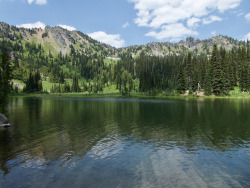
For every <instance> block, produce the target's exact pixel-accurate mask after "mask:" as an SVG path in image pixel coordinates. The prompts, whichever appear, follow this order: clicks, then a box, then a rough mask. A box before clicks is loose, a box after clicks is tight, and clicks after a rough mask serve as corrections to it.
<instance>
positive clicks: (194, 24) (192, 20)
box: [187, 17, 201, 28]
mask: <svg viewBox="0 0 250 188" xmlns="http://www.w3.org/2000/svg"><path fill="white" fill-rule="evenodd" d="M200 21H201V19H199V18H195V17H192V18H190V19H188V21H187V26H188V27H191V28H195V27H198V26H199V24H198V23H199V22H200Z"/></svg>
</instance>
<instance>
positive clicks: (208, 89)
mask: <svg viewBox="0 0 250 188" xmlns="http://www.w3.org/2000/svg"><path fill="white" fill-rule="evenodd" d="M212 75H213V70H212V68H211V65H210V66H209V67H208V69H207V71H206V73H205V79H204V84H203V85H204V86H203V88H204V93H205V95H211V93H212Z"/></svg>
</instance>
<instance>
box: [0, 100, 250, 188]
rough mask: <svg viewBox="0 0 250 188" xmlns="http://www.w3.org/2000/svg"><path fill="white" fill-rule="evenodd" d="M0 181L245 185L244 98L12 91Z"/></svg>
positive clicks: (247, 106)
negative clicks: (52, 94) (49, 95)
mask: <svg viewBox="0 0 250 188" xmlns="http://www.w3.org/2000/svg"><path fill="white" fill-rule="evenodd" d="M7 116H8V118H9V122H10V123H11V124H12V125H13V126H12V127H10V128H0V187H3V188H5V187H6V188H9V187H14V188H19V187H21V188H22V187H25V188H26V187H36V188H40V187H91V188H92V187H93V188H96V187H97V188H98V187H100V188H105V187H108V188H112V187H146V188H148V187H149V188H150V187H157V188H158V187H192V188H193V187H202V188H203V187H204V188H205V187H223V188H225V187H250V99H204V98H201V99H198V100H192V99H186V100H183V99H164V100H162V99H128V98H11V100H10V102H9V105H8V114H7Z"/></svg>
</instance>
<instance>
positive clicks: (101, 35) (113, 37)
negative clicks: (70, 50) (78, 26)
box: [88, 31, 125, 48]
mask: <svg viewBox="0 0 250 188" xmlns="http://www.w3.org/2000/svg"><path fill="white" fill-rule="evenodd" d="M88 35H89V36H90V37H91V38H93V39H95V40H98V41H100V42H103V43H106V44H109V45H111V46H114V47H116V48H121V47H123V46H124V45H125V41H124V40H123V39H121V36H120V35H119V34H107V33H105V32H103V31H97V32H94V33H89V34H88Z"/></svg>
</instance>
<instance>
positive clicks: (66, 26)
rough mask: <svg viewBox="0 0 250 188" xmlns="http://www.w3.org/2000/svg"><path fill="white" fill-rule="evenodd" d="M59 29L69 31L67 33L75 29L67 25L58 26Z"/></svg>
mask: <svg viewBox="0 0 250 188" xmlns="http://www.w3.org/2000/svg"><path fill="white" fill-rule="evenodd" d="M58 26H59V27H61V28H64V29H67V30H69V31H75V30H76V28H74V27H72V26H69V25H61V24H60V25H58Z"/></svg>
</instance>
